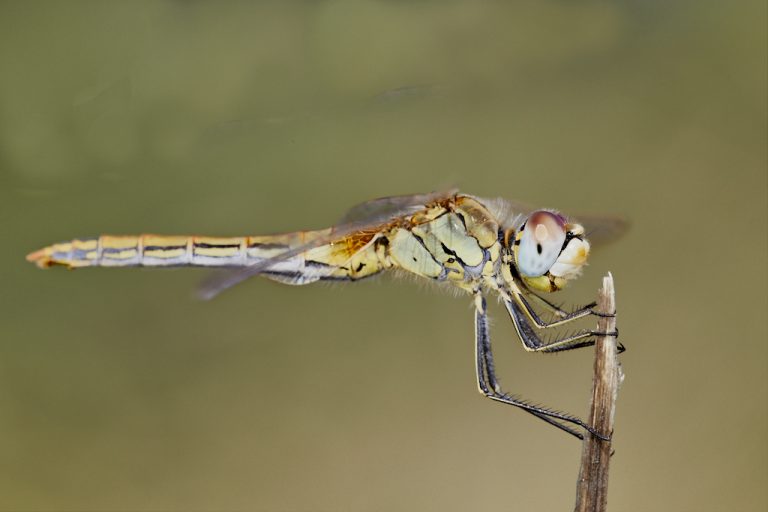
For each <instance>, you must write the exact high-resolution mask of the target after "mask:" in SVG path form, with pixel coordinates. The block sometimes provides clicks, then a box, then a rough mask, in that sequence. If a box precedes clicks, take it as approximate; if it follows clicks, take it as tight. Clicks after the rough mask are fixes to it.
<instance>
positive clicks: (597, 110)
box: [0, 0, 768, 512]
mask: <svg viewBox="0 0 768 512" xmlns="http://www.w3.org/2000/svg"><path fill="white" fill-rule="evenodd" d="M252 4H253V3H251V2H240V3H233V2H230V3H224V2H217V3H214V2H201V1H165V2H159V1H158V2H149V3H142V2H122V3H117V2H42V1H34V2H21V1H19V2H12V1H4V2H2V3H0V240H1V242H0V243H2V250H0V258H1V260H0V338H1V339H0V510H8V511H11V510H12V511H27V510H29V511H31V510H36V511H37V510H50V511H59V510H99V511H100V510H110V511H112V510H114V511H119V510H136V511H145V510H146V511H149V510H152V511H166V510H265V511H266V510H291V511H312V510H360V511H365V510H374V511H376V510H378V511H385V510H456V511H465V510H517V511H527V510H530V511H539V510H540V511H556V510H569V509H570V508H571V507H572V504H573V499H574V489H575V481H576V475H577V469H578V462H579V455H580V445H579V443H578V442H577V441H575V440H574V439H571V438H569V437H568V436H566V435H565V434H563V433H561V432H559V431H557V430H555V429H553V428H551V427H548V426H546V425H545V424H543V423H542V422H540V421H537V420H535V419H534V418H532V417H530V416H529V415H526V414H523V413H521V412H519V411H517V410H513V409H511V408H509V407H504V406H502V405H499V404H496V403H492V402H490V401H489V400H486V399H484V398H482V397H481V396H480V395H479V394H478V393H477V391H476V388H475V383H474V367H473V360H472V354H473V347H472V342H473V339H472V332H473V317H472V310H471V308H470V301H469V300H468V299H467V298H463V297H462V298H458V299H457V298H455V297H453V296H451V295H450V294H447V293H443V292H440V291H439V290H434V289H432V288H431V287H428V286H427V287H424V286H420V285H419V284H417V283H415V282H412V281H409V280H400V281H398V280H391V279H379V280H375V281H370V282H364V283H359V284H357V285H353V286H352V285H351V286H323V285H320V286H310V287H304V288H291V287H287V286H280V285H278V284H275V283H271V282H268V281H264V280H258V279H257V280H253V281H251V282H248V283H246V284H244V285H241V286H239V287H237V288H236V289H233V290H232V291H231V292H229V293H226V294H224V295H222V296H221V297H220V298H218V299H217V300H214V301H212V302H208V303H201V302H198V301H196V300H194V298H193V294H192V292H193V290H194V288H195V284H196V283H197V282H198V281H199V280H200V279H201V278H202V277H203V276H204V275H206V273H205V272H204V271H201V270H186V269H177V270H153V269H115V270H108V269H95V270H84V271H75V272H66V271H64V270H61V269H54V270H51V271H47V272H43V271H40V270H37V269H35V268H34V267H33V266H32V265H30V264H28V263H26V262H25V261H24V255H25V254H26V253H27V252H29V251H31V250H34V249H37V248H39V247H41V246H43V245H46V244H48V243H51V242H55V241H59V240H64V239H70V238H72V237H78V236H91V235H95V234H98V233H140V232H154V233H199V234H211V235H216V234H220V235H227V234H233V235H235V234H258V233H271V232H279V231H286V230H295V229H302V228H317V227H323V226H326V225H328V224H331V223H333V222H334V220H335V219H337V218H338V217H339V216H340V215H341V214H342V213H343V211H344V210H345V209H346V208H347V207H348V206H350V205H352V204H355V203H357V202H359V201H362V200H365V199H369V198H372V197H378V196H382V195H389V194H397V193H410V192H423V191H429V190H434V189H439V188H442V187H446V186H451V185H457V186H459V187H461V188H462V190H464V191H466V192H469V193H473V194H477V195H480V196H503V197H508V198H513V199H517V200H523V201H527V202H531V203H534V204H537V205H541V206H549V207H556V208H560V209H562V210H564V211H565V212H577V211H592V212H594V211H604V212H609V213H619V214H624V215H627V216H628V217H629V218H631V220H632V223H633V226H632V229H631V231H630V232H629V233H628V235H627V236H626V237H624V239H623V240H621V241H620V242H619V243H616V244H613V245H610V246H608V247H605V248H604V249H603V250H601V251H595V253H594V256H593V257H592V258H591V261H590V263H591V264H590V267H589V269H588V271H587V272H586V273H585V275H584V277H583V278H582V279H581V280H580V281H579V282H578V283H577V284H576V285H575V286H574V287H573V288H572V289H571V290H569V291H567V292H565V293H564V294H563V297H562V299H559V300H564V301H567V302H568V303H570V304H574V303H583V302H588V301H590V300H592V298H593V297H594V294H595V291H596V288H597V287H598V285H599V282H600V277H601V276H602V275H603V274H604V273H605V272H606V271H609V270H610V271H612V272H613V273H614V275H615V278H616V286H617V290H618V305H619V328H620V330H621V340H622V341H623V342H624V343H625V344H626V345H627V346H628V349H629V350H628V351H627V352H626V353H625V354H624V355H623V356H622V361H623V364H624V369H625V372H626V376H627V377H626V381H625V383H624V386H623V388H622V391H621V394H620V397H619V403H618V412H617V422H616V429H617V430H616V436H615V448H616V455H615V456H614V458H613V464H612V474H611V489H610V505H611V508H610V510H612V511H616V512H619V511H646V510H665V511H666V510H669V511H697V512H699V511H756V510H763V509H764V508H765V506H766V504H767V502H768V496H767V494H768V490H767V489H768V488H767V487H766V484H767V483H768V474H767V472H768V454H767V453H766V449H767V441H766V433H767V431H768V425H767V419H768V405H767V402H766V398H767V394H768V393H767V392H768V379H767V378H766V372H767V369H768V365H767V363H768V361H767V359H768V357H767V353H766V352H767V348H766V347H767V343H768V339H767V337H768V332H767V331H768V329H767V325H766V310H768V304H766V286H768V283H767V282H766V267H767V266H768V265H767V259H768V256H767V247H766V229H767V227H766V222H767V221H766V217H767V215H768V214H767V212H766V209H767V206H766V203H767V197H766V196H767V194H768V191H767V189H768V187H767V185H766V174H767V171H766V12H765V11H766V6H765V3H764V2H731V3H723V2H714V1H711V2H709V1H705V2H674V3H665V2H637V1H623V2H613V3H612V2H596V1H587V2H579V3H569V2H559V1H525V2H462V1H448V2H436V1H435V2H433V1H414V2H406V1H351V0H350V1H317V2H262V3H258V4H257V5H252ZM491 312H492V315H493V318H494V320H495V321H494V324H493V330H492V336H493V339H494V340H495V345H496V347H498V348H497V350H498V355H497V357H498V366H499V368H500V372H501V373H502V377H503V382H504V383H505V385H506V387H508V388H509V389H511V390H514V391H519V392H520V393H522V394H523V395H524V396H527V397H530V398H532V399H534V400H536V401H541V402H543V403H546V404H550V405H552V406H555V407H558V408H562V409H565V410H568V411H571V412H574V413H577V414H579V415H581V416H583V415H584V414H585V412H586V404H587V397H588V393H589V385H590V374H591V365H592V362H591V351H589V350H584V351H578V353H567V354H562V355H559V356H541V355H531V354H527V353H525V352H524V351H523V350H522V348H521V347H520V344H519V342H518V341H517V340H516V339H515V336H514V333H513V330H512V327H511V324H510V322H509V320H508V318H507V317H506V314H505V313H504V312H503V311H501V309H500V308H499V307H498V305H497V304H495V303H493V304H492V305H491Z"/></svg>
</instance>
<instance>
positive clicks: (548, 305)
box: [525, 289, 601, 318]
mask: <svg viewBox="0 0 768 512" xmlns="http://www.w3.org/2000/svg"><path fill="white" fill-rule="evenodd" d="M525 294H526V295H527V296H528V297H532V298H534V299H535V300H536V301H538V303H539V304H541V305H542V306H544V309H546V310H548V311H549V312H550V313H552V315H554V316H556V317H558V318H568V317H571V316H574V315H581V314H585V316H586V314H587V313H585V312H587V311H591V312H592V313H593V314H594V315H597V316H601V315H600V314H599V313H598V312H596V311H595V310H594V308H595V306H597V302H590V303H589V304H587V305H585V306H582V307H580V308H577V309H575V310H573V311H566V310H564V309H563V308H561V307H560V306H558V305H557V304H555V303H553V302H551V301H549V300H547V299H545V298H544V297H542V296H541V295H539V294H538V293H534V292H532V291H531V290H529V289H525ZM579 318H581V316H579Z"/></svg>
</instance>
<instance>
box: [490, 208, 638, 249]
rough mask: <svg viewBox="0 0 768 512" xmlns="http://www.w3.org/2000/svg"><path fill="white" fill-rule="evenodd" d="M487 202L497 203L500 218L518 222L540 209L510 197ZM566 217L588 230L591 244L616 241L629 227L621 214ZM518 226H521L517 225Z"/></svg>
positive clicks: (570, 214)
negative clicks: (509, 198) (512, 199)
mask: <svg viewBox="0 0 768 512" xmlns="http://www.w3.org/2000/svg"><path fill="white" fill-rule="evenodd" d="M483 201H486V204H494V203H496V204H497V205H498V206H497V208H498V209H499V210H500V211H501V212H502V213H500V214H499V215H500V218H503V219H506V220H507V221H509V222H512V223H513V225H514V224H515V221H517V224H521V223H522V221H523V220H524V219H525V218H526V217H527V216H528V215H529V214H530V213H532V212H534V211H536V210H539V209H541V208H537V207H535V206H532V205H530V204H527V203H523V202H520V201H510V200H508V199H488V200H483ZM563 213H564V214H565V215H566V217H569V218H572V219H574V220H575V221H577V222H578V223H580V224H581V225H582V226H584V230H585V232H586V238H587V240H589V243H590V245H591V246H593V247H595V246H598V247H599V246H603V245H606V244H609V243H611V242H614V241H615V240H617V239H618V238H619V237H621V236H622V235H624V233H626V232H627V230H628V229H629V226H630V223H629V219H627V218H626V217H622V216H621V215H604V214H594V213H578V212H576V213H570V212H563ZM515 227H516V228H517V227H519V226H515Z"/></svg>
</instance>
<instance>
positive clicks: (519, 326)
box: [504, 293, 624, 352]
mask: <svg viewBox="0 0 768 512" xmlns="http://www.w3.org/2000/svg"><path fill="white" fill-rule="evenodd" d="M513 298H514V300H511V299H507V298H504V305H505V306H506V308H507V311H508V312H509V316H510V317H511V318H512V322H513V323H514V325H515V330H516V331H517V334H518V336H519V337H520V340H521V341H522V342H523V344H524V345H525V348H526V349H527V350H530V351H532V352H562V351H565V350H573V349H576V348H582V347H588V346H591V345H594V340H591V339H590V338H593V337H594V336H605V335H612V336H617V335H618V332H612V333H602V332H598V331H592V330H583V331H579V332H577V333H575V334H572V335H570V336H566V337H564V338H559V339H556V340H554V341H550V342H544V341H542V340H541V338H539V336H538V335H537V334H536V332H535V331H534V330H533V327H531V325H530V324H529V323H528V321H527V320H526V317H528V318H532V320H533V321H534V323H536V325H537V326H538V327H554V326H555V325H561V324H563V323H565V322H566V321H571V320H575V319H577V318H581V316H586V315H581V316H576V317H572V318H568V319H563V320H560V321H558V322H555V323H552V324H547V325H539V324H538V323H537V322H536V320H537V319H538V317H537V316H536V313H535V312H533V311H532V310H530V311H528V310H527V309H525V308H526V305H528V303H527V302H526V301H525V297H523V296H522V295H519V294H516V293H513ZM623 348H624V347H622V350H623Z"/></svg>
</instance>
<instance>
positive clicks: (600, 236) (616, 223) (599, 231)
mask: <svg viewBox="0 0 768 512" xmlns="http://www.w3.org/2000/svg"><path fill="white" fill-rule="evenodd" d="M574 218H575V219H576V220H577V221H578V222H579V223H581V225H582V226H584V231H585V232H586V238H587V240H588V241H589V244H590V245H592V246H603V245H607V244H609V243H611V242H615V241H616V240H617V239H618V238H620V237H621V236H623V235H624V233H626V232H627V231H628V230H629V226H630V223H629V219H627V218H626V217H622V216H620V215H598V214H579V215H574Z"/></svg>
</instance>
